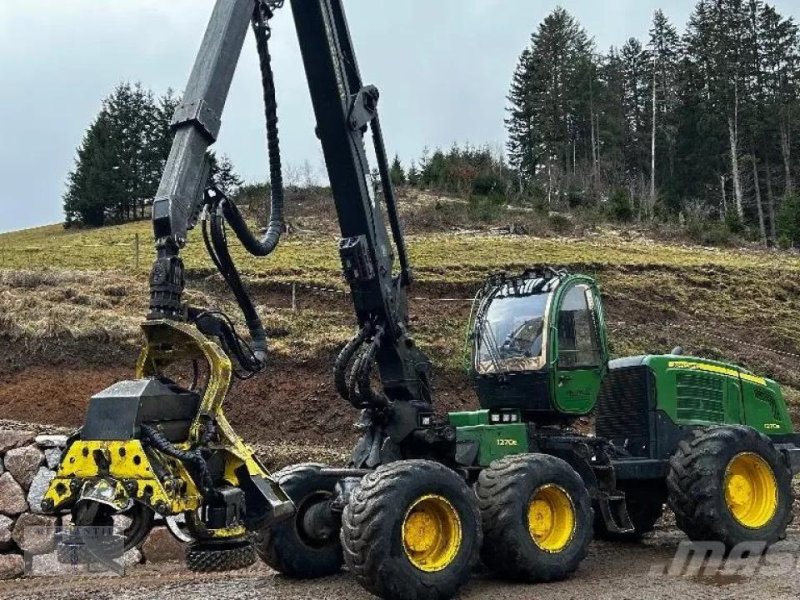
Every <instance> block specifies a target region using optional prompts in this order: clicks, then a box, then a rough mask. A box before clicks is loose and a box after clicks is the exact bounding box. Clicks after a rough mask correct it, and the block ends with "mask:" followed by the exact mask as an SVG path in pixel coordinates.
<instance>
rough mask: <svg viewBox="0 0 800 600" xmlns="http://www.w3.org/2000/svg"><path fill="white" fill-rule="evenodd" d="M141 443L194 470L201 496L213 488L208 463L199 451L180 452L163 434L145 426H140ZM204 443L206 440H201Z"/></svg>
mask: <svg viewBox="0 0 800 600" xmlns="http://www.w3.org/2000/svg"><path fill="white" fill-rule="evenodd" d="M141 430H142V441H143V442H144V443H145V445H148V446H151V447H152V448H154V449H156V450H158V451H159V452H161V453H162V454H166V455H167V456H170V457H172V458H175V459H177V460H179V461H181V462H183V463H186V464H188V465H190V466H192V467H193V468H194V471H195V472H196V474H197V476H198V477H199V479H200V482H199V483H200V487H201V488H202V491H203V494H206V493H208V491H209V490H211V489H212V488H213V487H214V479H213V478H212V477H211V472H210V471H209V470H208V463H206V460H205V459H204V458H203V455H202V454H200V450H199V449H197V450H180V449H178V448H176V447H175V446H174V445H173V444H172V442H170V441H169V440H168V439H167V438H166V437H164V435H163V434H161V433H160V432H159V431H157V430H156V429H153V428H152V427H149V426H147V425H142V426H141ZM204 437H205V436H204ZM202 441H203V442H206V440H202Z"/></svg>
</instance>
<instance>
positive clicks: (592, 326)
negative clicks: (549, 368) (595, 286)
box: [558, 285, 602, 369]
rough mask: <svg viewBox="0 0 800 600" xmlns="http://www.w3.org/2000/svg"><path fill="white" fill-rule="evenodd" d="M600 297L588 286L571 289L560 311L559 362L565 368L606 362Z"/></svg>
mask: <svg viewBox="0 0 800 600" xmlns="http://www.w3.org/2000/svg"><path fill="white" fill-rule="evenodd" d="M596 304H597V302H596V299H595V297H594V292H593V291H592V289H591V288H590V287H589V286H588V285H576V286H574V287H573V288H571V289H570V290H569V291H568V292H567V294H566V296H564V299H563V301H562V303H561V309H560V310H559V313H558V365H559V367H560V368H562V369H581V368H594V367H599V366H600V364H601V362H602V353H601V350H600V336H599V334H598V328H597V314H596Z"/></svg>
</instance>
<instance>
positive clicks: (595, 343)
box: [550, 279, 608, 415]
mask: <svg viewBox="0 0 800 600" xmlns="http://www.w3.org/2000/svg"><path fill="white" fill-rule="evenodd" d="M550 319H551V331H552V334H551V345H550V357H551V365H552V367H553V368H552V369H551V373H552V382H551V383H552V388H551V389H552V390H553V404H554V408H555V409H556V410H558V411H559V412H562V413H565V414H572V415H584V414H587V413H589V412H591V411H592V410H593V409H594V407H595V404H596V403H597V396H598V393H599V392H600V384H601V382H602V379H603V376H604V375H605V372H606V370H607V368H608V350H607V347H606V339H605V332H604V328H605V323H604V321H603V309H602V305H601V301H600V294H599V293H598V291H597V288H596V287H595V285H594V284H593V282H591V280H589V279H586V280H582V279H578V281H572V282H568V283H567V285H566V286H565V287H564V288H562V289H560V290H558V293H557V294H556V297H555V298H554V305H553V307H552V312H551V315H550Z"/></svg>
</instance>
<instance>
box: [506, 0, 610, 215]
mask: <svg viewBox="0 0 800 600" xmlns="http://www.w3.org/2000/svg"><path fill="white" fill-rule="evenodd" d="M592 54H593V45H592V42H591V40H590V38H589V36H588V34H587V33H586V31H585V30H584V29H583V28H582V27H581V26H580V25H579V24H578V22H577V21H576V20H575V19H574V18H573V17H572V16H571V15H570V14H569V13H567V11H565V10H564V9H563V8H560V7H559V8H556V9H555V10H554V11H553V12H552V13H550V14H549V15H548V16H547V17H546V18H545V20H544V21H543V22H542V24H541V25H540V26H539V28H538V30H537V31H536V32H535V33H534V34H533V35H532V37H531V43H530V47H529V48H527V49H526V50H525V51H523V53H522V55H521V57H520V60H519V63H518V66H517V70H516V72H515V75H514V80H513V81H512V85H511V90H510V92H509V102H510V104H511V107H510V116H509V118H508V120H507V127H508V130H509V153H510V158H511V161H512V165H514V166H515V167H516V168H517V169H519V170H520V171H521V172H522V174H523V176H525V177H532V176H533V175H535V174H536V173H538V171H539V170H540V168H541V169H543V170H544V171H545V176H546V178H547V190H548V199H549V200H550V201H552V192H553V190H554V189H556V190H558V193H559V195H560V194H561V190H562V189H563V188H564V187H565V186H563V185H556V180H558V179H574V178H575V177H576V175H577V171H578V168H577V167H578V161H579V160H581V161H583V162H588V160H589V159H590V157H591V156H592V154H593V152H596V140H595V141H594V142H593V141H592V134H593V133H594V127H595V118H594V111H593V92H594V89H596V82H595V78H596V68H595V64H594V62H593V58H592Z"/></svg>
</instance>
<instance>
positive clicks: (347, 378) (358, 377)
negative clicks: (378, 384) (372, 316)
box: [334, 325, 389, 408]
mask: <svg viewBox="0 0 800 600" xmlns="http://www.w3.org/2000/svg"><path fill="white" fill-rule="evenodd" d="M383 334H384V329H383V327H380V326H379V327H373V326H372V325H366V326H364V327H363V328H362V329H361V330H360V331H359V332H358V334H356V336H355V337H354V338H353V339H351V340H350V341H349V342H348V343H347V345H346V346H345V347H344V348H343V349H342V351H341V352H340V353H339V356H338V357H337V359H336V364H335V366H334V382H335V384H336V390H337V391H338V392H339V395H340V396H341V397H342V398H344V399H345V400H347V401H348V402H349V403H350V404H352V405H353V406H354V407H355V408H376V407H381V406H386V405H388V404H389V400H388V398H387V397H386V395H385V394H384V393H382V392H376V391H375V390H374V389H373V388H372V382H371V378H372V371H373V369H374V368H375V363H376V357H377V354H378V351H379V350H380V347H381V339H382V338H383ZM365 344H366V345H365Z"/></svg>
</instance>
